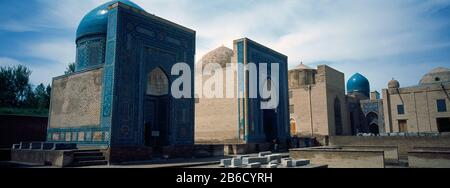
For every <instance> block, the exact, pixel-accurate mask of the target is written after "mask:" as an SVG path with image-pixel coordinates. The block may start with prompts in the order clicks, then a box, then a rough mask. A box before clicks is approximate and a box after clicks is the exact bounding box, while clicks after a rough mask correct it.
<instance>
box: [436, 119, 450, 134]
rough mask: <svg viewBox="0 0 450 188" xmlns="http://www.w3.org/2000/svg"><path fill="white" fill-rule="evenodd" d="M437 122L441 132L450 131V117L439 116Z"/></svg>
mask: <svg viewBox="0 0 450 188" xmlns="http://www.w3.org/2000/svg"><path fill="white" fill-rule="evenodd" d="M436 122H437V127H438V131H439V132H440V133H442V132H450V118H437V119H436Z"/></svg>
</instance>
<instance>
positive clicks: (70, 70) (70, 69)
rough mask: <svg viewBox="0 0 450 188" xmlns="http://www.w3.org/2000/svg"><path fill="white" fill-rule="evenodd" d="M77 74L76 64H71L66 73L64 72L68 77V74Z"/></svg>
mask: <svg viewBox="0 0 450 188" xmlns="http://www.w3.org/2000/svg"><path fill="white" fill-rule="evenodd" d="M72 73H75V63H69V65H68V66H67V68H66V71H65V72H64V74H66V75H68V74H72Z"/></svg>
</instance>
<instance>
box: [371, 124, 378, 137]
mask: <svg viewBox="0 0 450 188" xmlns="http://www.w3.org/2000/svg"><path fill="white" fill-rule="evenodd" d="M369 132H370V133H372V134H375V135H379V134H380V129H379V128H378V125H377V124H376V123H372V124H370V126H369Z"/></svg>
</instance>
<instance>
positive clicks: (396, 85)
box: [388, 79, 400, 89]
mask: <svg viewBox="0 0 450 188" xmlns="http://www.w3.org/2000/svg"><path fill="white" fill-rule="evenodd" d="M388 88H389V89H397V88H400V82H398V81H397V80H394V79H392V80H391V81H389V83H388Z"/></svg>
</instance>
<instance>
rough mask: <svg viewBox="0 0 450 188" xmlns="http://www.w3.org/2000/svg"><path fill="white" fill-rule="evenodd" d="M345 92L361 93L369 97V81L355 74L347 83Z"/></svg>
mask: <svg viewBox="0 0 450 188" xmlns="http://www.w3.org/2000/svg"><path fill="white" fill-rule="evenodd" d="M347 92H348V93H349V94H352V93H361V94H363V95H365V96H367V97H369V96H370V83H369V80H368V79H367V78H366V77H364V76H363V75H361V74H359V73H356V74H354V75H353V76H352V77H351V78H350V79H349V80H348V82H347Z"/></svg>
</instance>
